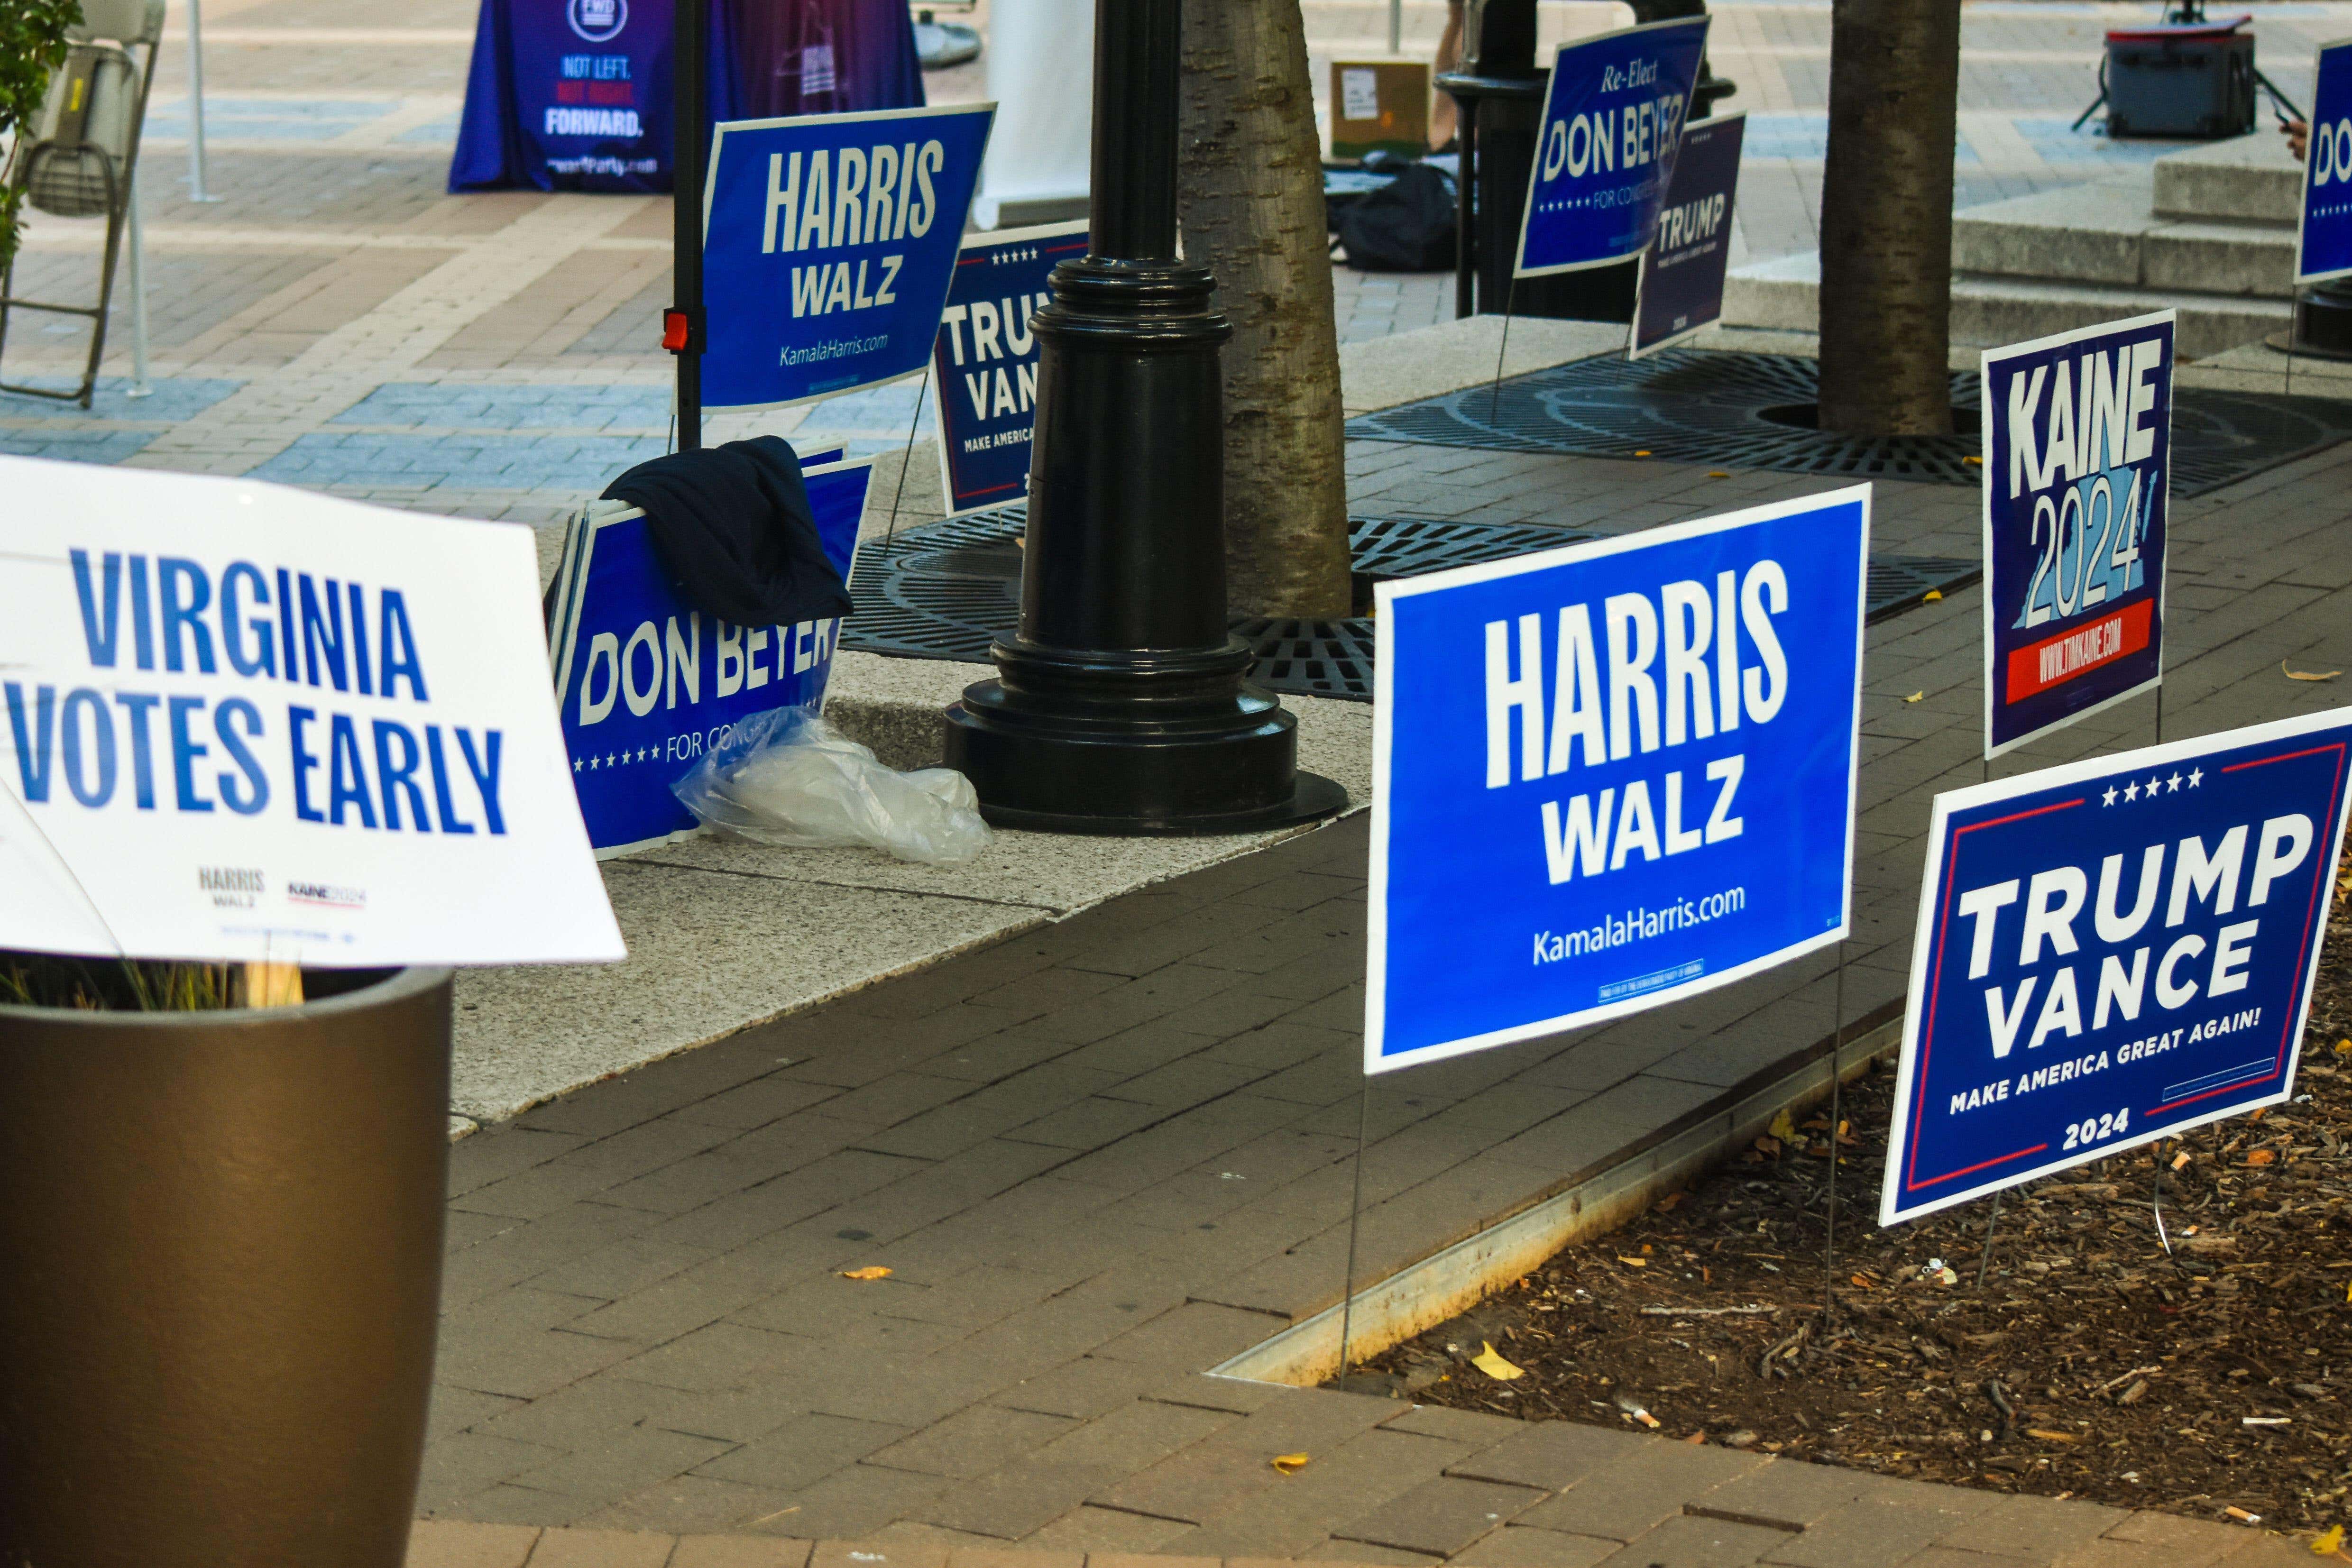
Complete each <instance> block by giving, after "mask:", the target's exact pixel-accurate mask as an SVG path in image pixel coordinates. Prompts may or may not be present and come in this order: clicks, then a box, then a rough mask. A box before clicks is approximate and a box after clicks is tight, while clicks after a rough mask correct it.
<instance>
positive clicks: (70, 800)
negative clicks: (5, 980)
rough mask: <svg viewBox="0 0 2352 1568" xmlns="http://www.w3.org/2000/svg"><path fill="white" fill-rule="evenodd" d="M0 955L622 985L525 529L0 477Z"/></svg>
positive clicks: (45, 476)
mask: <svg viewBox="0 0 2352 1568" xmlns="http://www.w3.org/2000/svg"><path fill="white" fill-rule="evenodd" d="M0 490H5V493H6V494H7V496H8V549H7V552H6V553H5V555H0V707H5V710H6V714H5V719H0V890H5V894H0V947H19V948H26V949H29V950H33V951H39V952H65V953H83V954H121V955H124V956H132V957H152V958H188V959H205V960H212V961H221V962H234V961H247V962H250V961H274V962H279V963H299V964H309V965H320V966H331V967H333V966H341V967H353V966H373V965H384V964H409V963H420V964H499V963H518V962H540V961H544V962H588V961H595V960H601V959H615V958H619V957H621V956H623V950H622V946H621V937H620V933H619V931H618V929H617V928H616V927H615V926H614V922H613V914H612V909H611V906H610V904H608V903H607V902H606V900H605V896H604V883H603V882H602V881H601V880H600V879H599V878H598V876H597V874H596V867H595V862H594V860H593V858H592V856H591V855H590V853H589V849H588V838H587V834H586V833H585V832H584V831H583V830H582V826H581V821H580V808H579V806H578V804H577V803H576V802H575V801H574V800H573V799H572V771H571V768H570V766H569V765H568V764H567V763H566V761H565V759H564V754H563V746H562V737H561V736H560V735H559V733H558V731H557V728H556V722H555V705H554V702H553V700H552V699H551V695H550V694H549V692H548V689H547V651H546V644H545V643H544V642H543V640H542V637H541V629H540V615H539V606H538V599H539V567H538V561H537V551H536V549H535V548H534V547H533V545H532V543H531V538H530V530H529V529H527V528H519V527H516V526H513V525H511V524H499V523H477V522H466V521H461V520H459V519H457V518H454V517H429V516H425V515H423V514H418V513H411V512H392V511H384V510H381V509H378V508H376V507H365V506H362V505H360V504H359V503H357V502H353V501H344V500H338V499H335V498H333V497H325V496H318V495H313V494H310V493H308V492H304V491H300V490H293V489H288V488H284V487H282V486H275V485H265V484H262V483H259V482H257V481H255V480H249V479H224V478H211V477H204V476H194V475H182V474H160V473H153V472H150V471H145V470H140V469H129V468H100V467H92V466H90V465H86V464H79V463H45V462H38V461H36V460H33V459H30V458H23V457H0Z"/></svg>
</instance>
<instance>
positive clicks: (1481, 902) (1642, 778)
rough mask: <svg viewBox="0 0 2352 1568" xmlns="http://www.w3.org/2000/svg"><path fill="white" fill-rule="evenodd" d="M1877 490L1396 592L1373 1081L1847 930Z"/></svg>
mask: <svg viewBox="0 0 2352 1568" xmlns="http://www.w3.org/2000/svg"><path fill="white" fill-rule="evenodd" d="M1869 512H1870V492H1869V489H1868V487H1867V486H1863V487H1858V488H1854V489H1849V490H1839V491H1833V492H1832V493H1830V494H1828V495H1826V496H1817V497H1807V498H1805V499H1803V500H1800V501H1792V502H1786V503H1782V504H1780V505H1777V506H1771V507H1759V508H1757V509H1755V510H1752V511H1748V512H1739V513H1734V514H1732V515H1730V516H1728V517H1716V518H1707V519H1703V520H1701V521H1697V522H1692V523H1683V524H1678V525H1675V526H1674V527H1670V528H1655V529H1652V530H1648V531H1646V532H1643V533H1639V534H1634V535H1631V536H1627V537H1623V538H1612V539H1607V540H1599V541H1595V542H1593V543H1591V544H1584V545H1577V546H1572V547H1570V548H1569V549H1561V550H1547V551H1544V552H1542V553H1540V554H1537V555H1529V556H1521V557H1518V558H1517V559H1510V560H1503V561H1496V562H1493V563H1491V564H1488V565H1484V566H1475V567H1465V568H1463V569H1461V570H1455V571H1444V572H1433V573H1432V574H1430V575H1429V576H1426V577H1419V578H1413V579H1411V580H1406V581H1402V582H1391V583H1382V584H1381V585H1380V587H1379V589H1378V596H1379V600H1380V613H1379V617H1378V620H1377V622H1376V625H1377V627H1378V632H1377V634H1378V637H1379V647H1378V650H1377V658H1376V661H1375V664H1374V669H1375V672H1376V674H1375V681H1376V683H1377V690H1376V695H1375V706H1374V709H1373V732H1372V733H1373V742H1372V744H1373V752H1372V767H1373V794H1372V858H1371V867H1372V873H1371V874H1372V896H1371V915H1370V920H1371V940H1370V956H1369V963H1368V971H1367V973H1368V980H1369V985H1368V989H1367V998H1366V1003H1365V1040H1364V1049H1365V1071H1368V1072H1380V1071H1388V1070H1390V1069H1392V1068H1399V1067H1406V1066H1410V1065H1412V1063H1414V1062H1417V1061H1430V1060H1433V1059H1435V1058H1438V1057H1444V1056H1452V1055H1455V1054H1458V1053H1460V1052H1463V1051H1476V1050H1479V1049H1482V1048H1484V1047H1486V1046H1491V1045H1505V1044H1508V1043H1509V1042H1511V1041H1513V1040H1526V1039H1529V1038H1531V1037H1533V1036H1536V1035H1538V1034H1549V1033H1551V1032H1553V1031H1555V1030H1562V1029H1568V1028H1570V1027H1573V1026H1575V1025H1578V1024H1581V1023H1587V1022H1591V1021H1596V1020H1599V1019H1608V1018H1614V1017H1618V1016H1621V1015H1622V1014H1626V1013H1630V1012H1634V1011H1638V1010H1640V1009H1644V1008H1650V1007H1655V1006H1657V1005H1659V1004H1661V1003H1663V1002H1667V1001H1672V1000H1675V999H1676V998H1681V997H1685V996H1688V995H1690V994H1692V993H1694V992H1696V991H1701V990H1706V989H1709V988H1713V987H1716V986H1720V985H1725V984H1727V983H1729V982H1730V981H1733V980H1736V979H1738V978H1739V977H1742V976H1744V975H1748V974H1753V973H1755V972H1756V971H1758V970H1759V969H1762V968H1766V967H1770V966H1771V965H1774V964H1778V963H1780V962H1782V961H1784V960H1786V959H1789V958H1793V957H1795V956H1798V955H1800V954H1801V953H1805V952H1808V951H1810V950H1811V949H1813V948H1816V947H1819V946H1822V945H1824V944H1826V943H1830V942H1833V941H1836V940H1837V939H1838V938H1839V937H1841V936H1843V934H1844V932H1845V929H1846V921H1847V908H1848V902H1849V890H1850V870H1851V866H1852V863H1853V789H1854V763H1855V755H1856V736H1857V733H1858V725H1859V720H1860V714H1861V675H1862V629H1863V600H1864V583H1865V580H1866V576H1867V568H1866V558H1867V553H1868V549H1869V533H1870V516H1869Z"/></svg>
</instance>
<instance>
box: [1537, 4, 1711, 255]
mask: <svg viewBox="0 0 2352 1568" xmlns="http://www.w3.org/2000/svg"><path fill="white" fill-rule="evenodd" d="M1706 25H1707V19H1706V17H1705V16H1695V17H1689V18H1686V19H1684V20H1681V21H1674V22H1652V23H1649V24H1648V25H1646V26H1639V27H1626V28H1623V29H1621V30H1620V31H1617V32H1614V33H1601V34H1597V35H1595V36H1594V37H1590V38H1580V39H1578V40H1577V41H1576V42H1574V43H1571V44H1562V45H1561V46H1560V47H1559V55H1558V56H1557V57H1555V58H1554V60H1553V62H1552V68H1551V86H1550V88H1549V90H1548V91H1547V92H1546V94H1545V96H1544V111H1543V122H1542V125H1541V127H1540V128H1539V130H1538V139H1537V141H1536V163H1535V172H1534V177H1533V179H1532V181H1531V182H1530V183H1529V185H1528V202H1527V208H1526V211H1525V212H1524V214H1522V215H1521V217H1520V221H1519V253H1518V260H1517V266H1516V267H1515V269H1514V272H1513V276H1515V277H1544V276H1546V275H1548V274H1550V273H1555V272H1575V271H1578V270H1580V269H1581V268H1583V267H1606V266H1608V265H1609V264H1610V263H1612V262H1617V261H1623V260H1625V259H1626V258H1627V257H1629V256H1637V255H1639V254H1640V253H1641V251H1642V249H1643V246H1647V245H1648V244H1649V243H1650V240H1651V236H1652V235H1654V234H1656V232H1657V228H1658V210H1659V209H1660V208H1661V207H1662V206H1664V204H1665V199H1666V183H1667V181H1668V179H1669V178H1670V177H1671V176H1672V175H1673V173H1674V168H1675V148H1676V146H1677V145H1678V144H1679V141H1680V139H1681V135H1682V129H1683V118H1684V116H1685V114H1686V113H1687V112H1688V110H1689V108H1690V95H1691V88H1692V86H1693V85H1694V84H1695V83H1696V82H1697V80H1698V68H1699V63H1700V61H1701V60H1702V59H1703V58H1704V57H1706Z"/></svg>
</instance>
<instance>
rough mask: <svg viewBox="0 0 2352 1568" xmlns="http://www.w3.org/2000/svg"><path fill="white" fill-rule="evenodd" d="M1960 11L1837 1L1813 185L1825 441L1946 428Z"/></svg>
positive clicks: (1884, 0) (1915, 3)
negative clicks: (1823, 157) (1823, 148)
mask: <svg viewBox="0 0 2352 1568" xmlns="http://www.w3.org/2000/svg"><path fill="white" fill-rule="evenodd" d="M1959 75H1960V7H1959V0H1835V5H1834V6H1833V8H1832V12H1831V21H1830V140H1829V160H1828V165H1827V167H1826V168H1825V169H1824V171H1823V172H1822V286H1821V301H1822V342H1821V352H1822V390H1821V423H1822V429H1824V430H1834V431H1839V432H1843V433H1844V434H1852V435H1944V434H1950V433H1951V429H1952V407H1951V402H1952V400H1951V391H1950V382H1949V380H1948V361H1949V357H1950V353H1951V314H1952V150H1953V139H1954V135H1955V128H1956V120H1955V110H1956V109H1957V107H1958V93H1959Z"/></svg>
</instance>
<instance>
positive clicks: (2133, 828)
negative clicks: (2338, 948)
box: [1880, 708, 2352, 1225]
mask: <svg viewBox="0 0 2352 1568" xmlns="http://www.w3.org/2000/svg"><path fill="white" fill-rule="evenodd" d="M2347 757H2352V709H2346V708H2338V709H2336V710H2335V711H2333V712H2331V713H2322V714H2314V715H2310V716H2305V717H2301V718H2293V719H2283V720H2280V721H2279V722H2277V723H2274V724H2264V725H2256V726H2254V727H2251V728H2247V729H2239V730H2231V731H2227V732H2225V733H2223V734H2221V735H2211V736H2207V737H2203V738H2201V739H2198V740H2187V741H2178V742H2174V743H2171V744H2168V745H2164V746H2155V747H2147V748H2146V749H2144V750H2139V751H2132V752H2126V753H2123V754H2120V755H2117V756H2113V757H2102V758H2094V759H2092V760H2090V761H2087V762H2077V763H2070V764H2068V765H2066V766H2064V767H2062V768H2047V769H2044V770H2042V771H2041V772H2036V773H2028V774H2024V775H2021V777H2018V778H2014V779H2000V780H1998V781H1997V782H1994V783H1990V784H1980V785H1977V786H1975V787H1973V788H1971V789H1958V790H1954V791H1952V792H1951V793H1949V794H1946V795H1938V796H1937V797H1936V809H1935V816H1934V820H1933V823H1932V825H1931V827H1930V828H1929V830H1928V836H1927V845H1928V849H1927V854H1928V859H1927V876H1926V879H1925V881H1924V882H1923V883H1922V884H1921V887H1920V893H1919V925H1918V933H1917V936H1916V940H1915V945H1914V948H1913V953H1912V958H1911V992H1910V1001H1909V1006H1908V1008H1907V1009H1906V1013H1905V1015H1904V1024H1903V1030H1904V1034H1903V1059H1902V1065H1901V1068H1900V1070H1899V1071H1898V1072H1897V1074H1896V1078H1895V1124H1894V1130H1893V1135H1892V1140H1891V1142H1890V1144H1889V1146H1888V1151H1887V1160H1886V1178H1885V1188H1884V1193H1883V1197H1882V1198H1881V1202H1880V1219H1881V1222H1882V1223H1885V1224H1889V1225H1891V1224H1894V1223H1895V1222H1896V1221H1898V1220H1904V1219H1910V1218H1916V1217H1917V1216H1919V1215H1923V1214H1928V1213H1932V1212H1933V1211H1935V1210H1937V1209H1938V1208H1943V1207H1948V1206H1949V1205H1951V1204H1955V1203H1961V1202H1965V1201H1966V1200H1968V1199H1969V1198H1971V1197H1978V1196H1979V1195H1981V1194H1984V1193H1987V1192H1991V1191H1994V1190H1997V1189H1999V1188H2000V1187H2004V1186H2011V1185H2013V1184H2015V1183H2017V1182H2020V1181H2023V1180H2025V1179H2027V1178H2028V1177H2031V1176H2044V1175H2047V1174H2049V1173H2050V1172H2052V1171H2055V1170H2063V1169H2064V1168H2065V1167H2067V1166H2075V1165H2080V1164H2082V1163H2083V1162H2084V1161H2085V1160H2093V1159H2098V1158H2102V1157H2104V1156H2105V1155H2114V1154H2119V1153H2121V1152H2122V1151H2124V1150H2126V1149H2128V1148H2132V1147H2135V1146H2136V1145H2141V1144H2145V1143H2147V1142H2148V1141H2149V1140H2150V1139H2152V1138H2160V1137H2167V1136H2169V1135H2171V1134H2175V1133H2179V1132H2182V1131H2185V1130H2186V1129H2188V1128H2190V1127H2195V1126H2201V1125H2202V1124H2205V1123H2207V1122H2211V1121H2215V1120H2218V1119H2219V1118H2221V1117H2223V1116H2229V1115H2233V1114H2235V1113H2239V1112H2242V1111H2248V1110H2252V1109H2253V1108H2254V1107H2256V1106H2259V1105H2272V1104H2276V1103H2279V1102H2280V1101H2283V1100H2284V1099H2286V1098H2287V1097H2288V1096H2289V1095H2290V1094H2291V1093H2292V1092H2294V1065H2295V1052H2296V1048H2297V1045H2298V1043H2299V1042H2300V1040H2301V1039H2302V1036H2303V1025H2304V1017H2305V1011H2306V1009H2308V1007H2309V1005H2310V995H2311V992H2310V988H2311V977H2312V975H2313V973H2314V972H2315V969H2316V968H2317V967H2318V964H2319V949H2320V941H2321V937H2322V936H2323V935H2324V934H2325V933H2326V926H2327V909H2328V902H2329V898H2330V894H2331V893H2332V890H2333V886H2334V878H2333V877H2332V875H2331V874H2330V873H2331V871H2332V869H2333V868H2334V866H2335V864H2336V853H2337V851H2338V850H2339V849H2340V848H2341V846H2342V841H2343V833H2344V810H2345V802H2346V788H2345V786H2346V776H2347Z"/></svg>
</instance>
